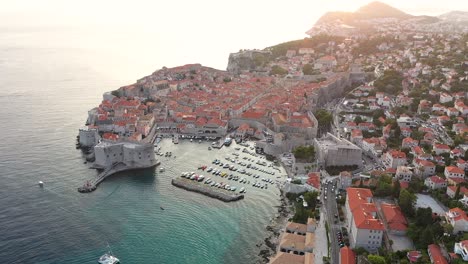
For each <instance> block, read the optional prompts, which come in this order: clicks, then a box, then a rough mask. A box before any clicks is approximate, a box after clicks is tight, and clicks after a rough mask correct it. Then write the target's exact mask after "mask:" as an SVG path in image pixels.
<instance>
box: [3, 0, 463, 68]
mask: <svg viewBox="0 0 468 264" xmlns="http://www.w3.org/2000/svg"><path fill="white" fill-rule="evenodd" d="M369 2H370V1H368V0H322V1H314V0H308V1H299V0H290V1H276V0H236V1H223V0H151V1H150V0H132V1H118V0H117V1H116V0H112V1H111V0H80V1H78V0H76V1H70V0H68V1H67V0H13V1H11V0H8V1H6V0H0V17H1V19H0V30H2V29H3V30H12V28H13V30H18V27H20V28H26V29H31V28H33V29H38V30H41V29H42V30H45V31H47V32H45V33H44V34H42V35H41V40H37V39H35V40H34V44H36V45H39V44H40V45H45V46H47V47H54V46H70V45H73V46H74V47H79V48H92V49H94V50H95V51H96V52H99V53H100V52H101V51H102V52H105V53H108V54H110V55H111V56H114V57H119V58H120V57H122V58H123V57H125V58H129V60H130V61H131V62H139V63H143V64H145V65H147V66H145V67H149V65H150V64H151V65H153V66H152V68H153V67H156V66H162V65H166V66H176V65H179V64H183V63H193V62H200V63H202V64H207V65H209V66H212V67H215V68H220V69H224V68H225V67H226V63H227V57H228V53H229V52H236V51H238V50H239V49H243V48H260V49H261V48H265V47H267V46H271V45H274V44H277V43H280V42H284V41H288V40H294V39H300V38H304V37H306V35H305V31H307V30H308V29H309V28H311V27H312V25H313V24H314V23H315V22H316V20H317V19H318V18H319V17H320V16H321V15H322V14H323V13H325V12H327V11H354V10H356V9H357V8H359V7H360V6H362V5H365V4H367V3H369ZM383 2H385V3H387V4H390V5H392V6H394V7H396V8H399V9H401V10H403V11H406V12H408V13H411V14H429V15H438V14H441V13H444V12H447V11H450V10H463V11H468V0H444V1H431V0H386V1H383ZM60 29H61V30H64V29H65V30H66V31H67V35H64V34H63V32H61V33H60V34H59V33H56V32H55V31H54V30H60ZM0 33H1V31H0ZM0 40H1V36H0ZM2 41H3V42H4V43H5V42H6V43H7V44H9V45H31V43H30V42H31V41H30V40H29V39H28V38H27V37H24V36H21V38H18V37H17V36H16V37H15V38H6V39H3V40H2ZM9 41H10V43H9ZM142 57H144V58H145V60H143V59H140V58H142ZM148 57H149V58H151V60H150V59H148Z"/></svg>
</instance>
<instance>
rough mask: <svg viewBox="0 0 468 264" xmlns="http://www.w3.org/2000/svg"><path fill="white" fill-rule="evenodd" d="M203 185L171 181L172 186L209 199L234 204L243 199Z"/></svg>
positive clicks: (240, 195)
mask: <svg viewBox="0 0 468 264" xmlns="http://www.w3.org/2000/svg"><path fill="white" fill-rule="evenodd" d="M202 184H203V183H198V182H194V181H191V180H187V179H182V178H177V179H172V185H174V186H176V187H179V188H182V189H184V190H187V191H191V192H197V193H201V194H204V195H206V196H209V197H211V198H216V199H218V200H221V201H223V202H234V201H238V200H241V199H244V195H243V194H236V193H228V191H224V190H218V189H216V188H215V187H211V186H204V185H202Z"/></svg>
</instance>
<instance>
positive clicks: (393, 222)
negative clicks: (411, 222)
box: [380, 203, 408, 231]
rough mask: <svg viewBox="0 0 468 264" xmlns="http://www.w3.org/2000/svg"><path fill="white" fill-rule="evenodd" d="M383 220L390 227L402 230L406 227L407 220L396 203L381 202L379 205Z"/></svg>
mask: <svg viewBox="0 0 468 264" xmlns="http://www.w3.org/2000/svg"><path fill="white" fill-rule="evenodd" d="M380 207H381V208H382V212H383V215H384V217H385V221H386V222H387V225H388V227H389V228H390V229H393V230H400V231H404V230H406V229H408V222H407V221H406V218H405V216H404V215H403V213H402V212H401V209H400V207H399V206H397V205H393V204H387V203H382V204H381V206H380Z"/></svg>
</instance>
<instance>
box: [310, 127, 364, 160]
mask: <svg viewBox="0 0 468 264" xmlns="http://www.w3.org/2000/svg"><path fill="white" fill-rule="evenodd" d="M314 147H315V151H316V152H317V160H318V162H319V163H320V164H321V165H323V166H325V167H328V166H349V165H358V166H362V150H361V148H359V147H358V146H356V145H354V144H353V143H351V142H349V141H348V140H346V139H341V138H337V137H335V136H334V135H332V134H330V133H327V135H326V136H325V137H322V138H320V139H314Z"/></svg>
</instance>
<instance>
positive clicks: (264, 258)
mask: <svg viewBox="0 0 468 264" xmlns="http://www.w3.org/2000/svg"><path fill="white" fill-rule="evenodd" d="M280 192H281V194H280V196H281V199H280V202H281V204H280V205H279V206H278V213H277V215H276V217H275V218H273V219H272V220H271V222H270V224H269V225H267V227H266V230H267V236H266V237H265V239H264V240H263V242H261V243H259V244H257V247H258V248H259V253H258V256H260V257H261V261H260V262H259V263H268V261H269V260H270V258H271V257H272V256H274V255H275V254H276V250H277V247H278V244H279V236H280V234H281V230H283V229H284V228H285V226H286V223H287V222H288V219H289V218H291V217H292V216H293V215H292V211H291V209H290V208H291V206H290V204H289V201H288V198H286V196H285V194H284V193H283V191H282V190H280Z"/></svg>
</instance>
